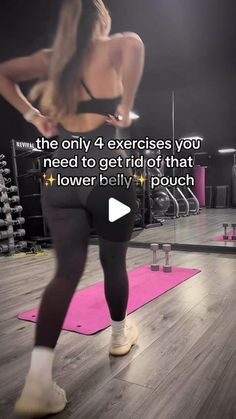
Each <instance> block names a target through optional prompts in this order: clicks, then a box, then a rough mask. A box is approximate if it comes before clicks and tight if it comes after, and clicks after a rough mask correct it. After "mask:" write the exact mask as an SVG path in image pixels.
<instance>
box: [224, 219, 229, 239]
mask: <svg viewBox="0 0 236 419" xmlns="http://www.w3.org/2000/svg"><path fill="white" fill-rule="evenodd" d="M228 227H229V224H226V223H225V224H223V228H224V235H223V239H224V240H228V239H229V236H228V232H227V229H228Z"/></svg>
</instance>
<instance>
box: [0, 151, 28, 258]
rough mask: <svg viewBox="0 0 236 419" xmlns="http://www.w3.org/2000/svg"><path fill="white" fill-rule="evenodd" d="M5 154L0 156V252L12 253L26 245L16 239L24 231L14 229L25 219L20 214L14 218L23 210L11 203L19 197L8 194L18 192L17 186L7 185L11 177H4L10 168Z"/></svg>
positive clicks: (20, 236)
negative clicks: (7, 166)
mask: <svg viewBox="0 0 236 419" xmlns="http://www.w3.org/2000/svg"><path fill="white" fill-rule="evenodd" d="M4 158H5V156H4V155H3V154H2V155H1V156H0V228H1V229H2V228H4V230H0V254H4V255H13V254H14V253H15V252H16V251H20V250H23V249H24V248H25V247H27V243H26V242H23V241H18V239H19V238H22V237H24V236H25V234H26V231H25V230H24V229H22V228H17V229H16V230H14V227H15V226H18V227H19V226H20V227H21V225H22V224H24V222H25V219H24V218H23V217H21V216H19V217H17V218H14V217H13V216H14V215H15V214H20V213H21V212H22V211H23V207H22V206H21V205H17V206H14V207H12V206H11V205H15V204H19V202H20V197H19V196H18V195H13V196H12V197H10V196H9V194H11V193H18V188H17V187H16V186H14V185H12V186H10V187H7V186H6V185H8V184H9V183H11V178H8V179H6V178H5V177H4V175H7V174H9V173H10V169H8V168H6V165H7V163H6V161H5V160H3V159H4Z"/></svg>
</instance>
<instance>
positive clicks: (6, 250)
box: [0, 241, 27, 254]
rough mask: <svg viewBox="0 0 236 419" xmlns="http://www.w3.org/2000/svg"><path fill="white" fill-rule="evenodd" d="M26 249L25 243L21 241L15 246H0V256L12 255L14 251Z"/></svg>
mask: <svg viewBox="0 0 236 419" xmlns="http://www.w3.org/2000/svg"><path fill="white" fill-rule="evenodd" d="M26 247H27V242H25V241H22V242H18V243H16V244H14V245H13V244H0V254H4V253H5V254H6V253H14V252H15V251H21V250H23V249H25V248H26Z"/></svg>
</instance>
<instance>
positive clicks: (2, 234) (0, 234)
mask: <svg viewBox="0 0 236 419" xmlns="http://www.w3.org/2000/svg"><path fill="white" fill-rule="evenodd" d="M12 237H13V232H12V233H9V231H0V240H7V239H11V238H12Z"/></svg>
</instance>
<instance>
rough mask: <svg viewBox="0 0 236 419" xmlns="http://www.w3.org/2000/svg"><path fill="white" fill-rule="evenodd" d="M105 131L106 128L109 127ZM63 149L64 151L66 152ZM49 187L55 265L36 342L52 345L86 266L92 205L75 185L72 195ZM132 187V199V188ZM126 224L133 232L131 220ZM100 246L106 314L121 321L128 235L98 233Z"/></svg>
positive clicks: (125, 300) (44, 202)
mask: <svg viewBox="0 0 236 419" xmlns="http://www.w3.org/2000/svg"><path fill="white" fill-rule="evenodd" d="M105 131H106V134H107V128H105ZM109 132H110V134H111V135H113V136H114V131H113V130H112V131H111V128H110V127H109ZM67 134H68V132H67ZM90 134H91V133H90ZM93 134H94V137H96V135H104V134H101V131H100V130H97V131H94V132H93ZM83 135H84V134H83ZM61 136H63V137H64V138H68V136H67V137H65V132H63V133H61ZM110 138H114V137H112V136H111V137H110ZM63 153H64V154H63V155H64V156H65V152H63ZM109 153H110V152H109ZM103 155H104V151H103ZM120 171H121V170H120V169H119V172H120ZM50 173H51V171H50ZM48 191H49V189H47V190H46V189H45V192H44V196H43V200H42V205H43V210H44V213H45V216H46V219H47V223H48V226H49V228H50V231H51V235H52V239H53V243H54V249H55V253H56V260H57V267H56V273H55V276H54V278H53V280H52V281H51V282H50V283H49V285H48V286H47V288H46V290H45V292H44V294H43V297H42V301H41V306H40V310H39V316H38V322H37V328H36V341H35V345H36V346H44V347H49V348H54V347H55V346H56V343H57V340H58V337H59V335H60V332H61V329H62V326H63V323H64V319H65V316H66V313H67V311H68V308H69V305H70V302H71V299H72V297H73V294H74V292H75V290H76V288H77V286H78V284H79V281H80V278H81V276H82V274H83V271H84V267H85V263H86V258H87V250H88V242H89V236H90V231H91V218H92V217H93V210H92V209H91V208H90V210H89V211H88V209H87V208H86V199H85V198H84V196H83V197H81V199H80V200H79V199H78V188H72V190H71V191H70V196H68V193H69V192H68V190H67V188H64V189H62V190H60V191H59V190H56V192H55V189H53V191H54V192H53V193H52V192H51V191H49V192H48ZM82 193H83V191H82ZM86 193H87V192H86ZM130 193H131V194H133V195H132V196H133V199H135V195H134V191H133V189H131V191H130ZM73 198H74V200H73ZM72 201H73V206H72V204H71V202H72ZM79 201H80V202H79ZM94 211H95V209H94ZM126 228H127V230H129V232H130V234H131V231H132V228H133V221H132V222H130V221H129V225H127V226H126ZM99 246H100V261H101V264H102V267H103V271H104V280H105V297H106V301H107V304H108V307H109V311H110V316H111V319H112V320H115V321H121V320H123V319H124V318H125V315H126V311H127V304H128V294H129V285H128V276H127V271H126V253H127V248H128V241H123V242H115V241H110V240H106V239H104V238H102V237H101V236H100V235H99Z"/></svg>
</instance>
